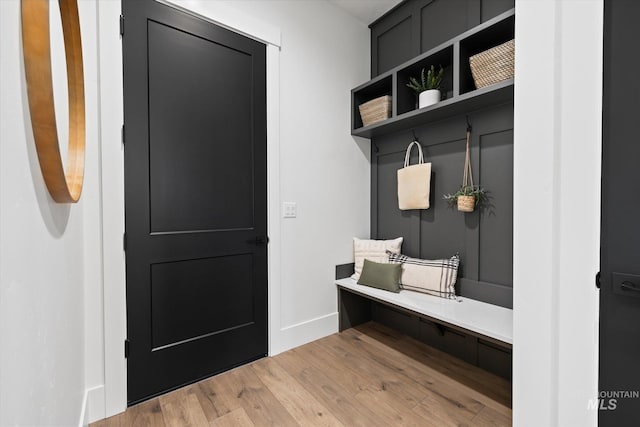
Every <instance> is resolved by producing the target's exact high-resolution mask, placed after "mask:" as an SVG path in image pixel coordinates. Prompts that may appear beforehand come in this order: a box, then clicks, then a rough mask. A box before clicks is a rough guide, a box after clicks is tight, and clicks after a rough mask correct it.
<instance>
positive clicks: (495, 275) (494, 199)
mask: <svg viewBox="0 0 640 427" xmlns="http://www.w3.org/2000/svg"><path fill="white" fill-rule="evenodd" d="M480 158H481V162H480V164H481V165H482V168H481V169H480V182H482V185H484V186H485V187H486V188H488V189H490V191H491V193H490V194H489V196H490V199H489V200H490V202H489V204H488V205H487V207H486V209H484V210H483V211H482V214H481V215H480V230H481V231H480V233H481V236H480V251H479V271H478V280H480V281H483V282H490V283H495V284H501V285H506V286H512V284H513V232H512V230H513V131H511V130H506V131H504V132H498V133H493V134H489V135H483V136H481V137H480Z"/></svg>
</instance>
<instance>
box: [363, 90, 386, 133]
mask: <svg viewBox="0 0 640 427" xmlns="http://www.w3.org/2000/svg"><path fill="white" fill-rule="evenodd" d="M358 108H359V109H360V117H362V125H363V126H369V125H372V124H374V123H378V122H381V121H383V120H386V119H388V118H389V117H391V97H390V96H389V95H385V96H381V97H379V98H375V99H372V100H371V101H367V102H365V103H364V104H360V106H359V107H358Z"/></svg>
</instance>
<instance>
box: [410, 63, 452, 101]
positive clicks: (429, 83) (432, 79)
mask: <svg viewBox="0 0 640 427" xmlns="http://www.w3.org/2000/svg"><path fill="white" fill-rule="evenodd" d="M443 75H444V69H443V68H442V66H440V70H439V71H438V72H436V70H435V67H434V66H433V65H432V66H431V68H429V70H428V71H427V72H426V73H425V69H424V68H423V69H422V72H421V73H420V80H418V79H416V78H415V77H410V78H409V83H407V87H409V88H411V89H413V90H415V91H416V94H417V95H418V108H424V107H427V106H429V105H433V104H435V103H437V102H439V101H440V83H442V76H443Z"/></svg>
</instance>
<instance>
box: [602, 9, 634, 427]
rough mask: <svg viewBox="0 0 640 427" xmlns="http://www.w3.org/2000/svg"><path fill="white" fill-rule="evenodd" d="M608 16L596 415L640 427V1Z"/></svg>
mask: <svg viewBox="0 0 640 427" xmlns="http://www.w3.org/2000/svg"><path fill="white" fill-rule="evenodd" d="M604 16H605V22H604V33H605V37H604V102H603V107H604V114H603V120H604V122H603V126H604V128H603V138H602V149H603V152H602V227H601V232H602V243H601V258H600V262H601V292H600V393H601V397H602V399H601V401H600V410H599V421H600V425H601V426H611V427H613V426H615V427H623V426H638V425H640V397H638V396H637V395H636V394H637V393H638V392H640V132H639V128H638V126H639V124H640V121H639V120H638V119H639V118H640V78H639V77H638V70H639V69H640V56H639V55H637V52H638V40H640V26H639V25H638V22H639V21H640V2H638V1H637V0H605V14H604ZM616 392H630V394H628V395H627V394H625V393H623V394H616Z"/></svg>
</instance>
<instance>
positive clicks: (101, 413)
mask: <svg viewBox="0 0 640 427" xmlns="http://www.w3.org/2000/svg"><path fill="white" fill-rule="evenodd" d="M105 416H106V414H105V407H104V386H103V385H99V386H97V387H92V388H89V389H87V390H85V392H84V398H83V399H82V411H81V412H80V421H79V423H78V425H79V426H81V427H84V426H88V425H89V424H91V423H93V422H96V421H100V420H101V419H103V418H105Z"/></svg>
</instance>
